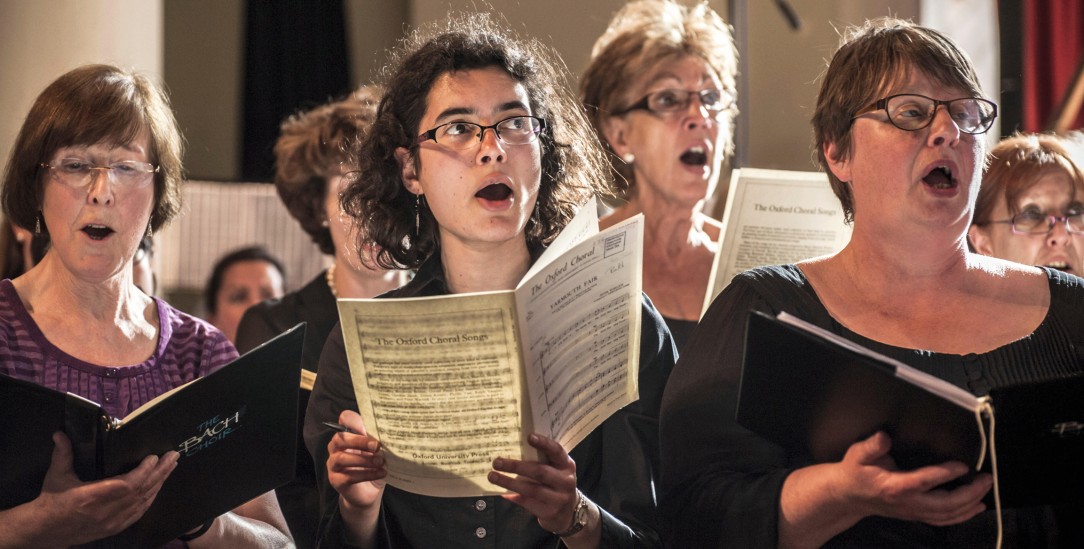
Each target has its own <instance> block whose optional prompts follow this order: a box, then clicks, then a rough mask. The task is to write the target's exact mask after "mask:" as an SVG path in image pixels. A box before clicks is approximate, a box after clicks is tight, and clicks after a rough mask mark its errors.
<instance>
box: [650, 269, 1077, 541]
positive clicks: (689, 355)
mask: <svg viewBox="0 0 1084 549" xmlns="http://www.w3.org/2000/svg"><path fill="white" fill-rule="evenodd" d="M1047 274H1048V276H1049V280H1050V309H1049V311H1048V313H1047V317H1046V319H1045V320H1044V321H1043V322H1042V324H1041V325H1040V326H1039V327H1038V328H1037V329H1036V330H1035V332H1033V333H1032V334H1031V335H1030V336H1028V337H1026V338H1024V339H1021V340H1018V341H1015V342H1012V343H1009V344H1007V345H1004V346H1002V347H1000V348H997V349H994V350H992V351H990V352H987V353H982V354H968V355H950V354H943V353H933V352H929V351H920V350H913V349H905V348H900V347H894V346H891V345H885V344H882V343H878V342H876V341H873V340H870V339H867V338H865V337H862V336H860V335H858V334H856V333H854V332H852V331H850V330H848V329H847V328H845V327H844V326H842V325H841V324H839V323H838V322H836V321H835V320H834V319H833V318H832V317H831V316H830V315H829V313H828V311H827V310H826V309H825V308H824V306H823V305H822V304H821V302H820V299H819V298H818V297H817V295H816V293H814V291H813V288H812V287H811V286H810V284H809V282H808V280H806V278H805V275H804V274H803V273H802V272H801V270H799V268H798V267H797V266H794V265H786V266H775V267H763V268H758V269H754V270H751V271H747V272H745V273H743V274H741V275H738V276H737V277H735V279H734V281H733V282H731V284H730V285H729V286H728V287H727V288H726V289H725V290H724V291H723V293H722V294H720V295H719V297H718V298H717V299H716V300H715V301H714V303H712V305H711V308H710V309H709V310H708V312H707V314H706V315H705V316H704V318H703V319H702V320H701V322H700V326H699V327H698V328H697V330H696V332H695V333H694V334H693V337H692V339H691V340H690V342H689V345H688V346H687V347H686V348H685V350H684V353H683V354H682V356H681V360H680V362H679V364H678V365H677V366H676V367H675V368H674V375H673V377H672V378H671V381H670V385H669V386H668V387H667V390H666V396H665V398H664V402H663V409H662V417H661V426H660V430H661V445H662V449H663V478H662V490H661V494H660V499H661V500H662V503H661V504H660V510H661V512H662V513H663V517H662V519H663V522H664V524H665V525H666V526H667V527H668V530H667V533H668V534H669V535H671V536H672V537H670V538H668V542H670V543H671V544H672V546H673V547H681V548H691V547H724V546H729V547H743V548H756V547H765V548H766V547H776V546H777V534H778V531H777V528H778V524H777V520H778V514H779V499H780V493H781V490H782V486H783V481H784V479H785V478H786V477H787V475H788V474H790V472H791V471H793V470H794V469H797V468H800V467H804V466H806V465H810V463H806V462H801V460H799V459H798V458H796V457H795V456H788V455H785V453H784V452H783V450H782V449H781V448H780V447H779V446H776V445H774V444H772V443H770V442H768V441H766V440H764V439H762V438H760V437H759V436H757V435H755V434H753V433H752V432H750V431H748V430H746V429H744V428H742V427H740V426H739V425H738V424H737V423H735V421H734V412H735V406H736V403H737V398H736V397H737V385H738V379H739V376H740V372H741V364H742V352H743V347H744V334H745V325H746V320H747V318H748V313H749V311H750V310H757V311H763V312H766V313H769V314H773V315H774V314H776V313H778V312H780V311H784V310H785V311H787V312H789V313H791V314H793V315H795V316H798V317H800V318H802V319H804V320H806V321H809V322H811V323H813V324H816V325H817V326H820V327H822V328H825V329H827V330H829V331H831V332H833V333H836V334H839V335H841V336H843V337H845V338H847V339H850V340H852V341H855V342H857V343H859V344H861V345H863V346H865V347H868V348H870V349H872V350H874V351H877V352H879V353H882V354H885V355H887V356H889V357H891V358H894V359H897V360H899V361H901V362H904V363H906V364H909V365H911V366H914V367H916V368H918V369H920V370H922V371H924V372H927V373H929V374H932V375H934V376H937V377H939V378H942V379H946V380H948V381H950V382H952V383H954V384H956V385H958V386H960V387H963V388H965V389H967V390H968V391H970V392H971V393H973V394H975V395H983V394H986V393H987V392H989V390H990V389H991V388H993V387H997V386H1002V385H1009V384H1015V383H1020V382H1025V381H1029V380H1040V379H1052V378H1059V377H1067V376H1075V375H1081V373H1082V366H1081V354H1080V353H1081V350H1084V279H1080V278H1078V277H1075V276H1072V275H1067V274H1065V273H1062V272H1059V271H1054V270H1050V269H1048V270H1047ZM949 322H951V319H946V323H949ZM795 367H800V365H795ZM1080 511H1081V509H1080V507H1079V506H1074V507H1073V509H1065V508H1061V509H1053V508H1051V507H1040V508H1023V509H1011V510H1006V511H1005V513H1004V517H1005V545H1004V547H1028V548H1032V547H1058V546H1062V547H1069V546H1074V547H1076V546H1077V545H1074V543H1078V542H1079V537H1076V538H1074V539H1076V540H1077V541H1076V542H1073V541H1071V540H1070V537H1073V536H1079V535H1080V530H1081V528H1080V526H1079V525H1080V524H1081V523H1082V522H1084V521H1082V520H1081V518H1082V515H1081V512H1080ZM1059 514H1064V515H1066V516H1073V517H1074V519H1073V520H1072V521H1066V520H1060V521H1059V518H1058V516H1057V515H1059ZM995 519H996V516H995V515H994V512H993V511H987V512H985V513H982V514H980V515H979V516H977V517H975V518H974V519H972V520H969V521H967V522H965V523H962V524H958V525H954V526H948V527H942V528H939V527H934V526H929V525H927V524H924V523H920V522H909V521H902V520H894V519H887V518H883V517H869V518H866V519H864V520H861V521H859V522H858V524H856V525H855V526H854V527H852V528H850V529H849V530H847V531H845V532H843V533H841V534H839V535H838V536H836V537H835V538H833V539H832V540H830V541H829V542H828V543H827V544H826V547H946V548H947V547H976V546H978V547H992V546H993V545H994V540H995V537H996V532H997V530H996V522H995ZM1059 522H1060V523H1059ZM1074 523H1075V524H1074ZM1070 527H1071V528H1070ZM1059 536H1060V538H1059Z"/></svg>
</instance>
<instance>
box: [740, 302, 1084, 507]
mask: <svg viewBox="0 0 1084 549" xmlns="http://www.w3.org/2000/svg"><path fill="white" fill-rule="evenodd" d="M1082 395H1084V376H1076V377H1070V378H1064V379H1055V380H1049V381H1043V382H1037V383H1027V384H1020V385H1010V386H1004V387H999V388H996V389H994V390H992V391H990V394H989V395H988V396H983V397H976V396H974V395H972V394H971V393H969V392H967V391H965V390H964V389H962V388H960V387H957V386H956V385H953V384H952V383H949V382H948V381H945V380H943V379H940V378H937V377H934V376H932V375H930V374H927V373H924V372H922V371H919V370H916V369H915V368H912V367H911V366H908V365H906V364H903V363H902V362H899V361H897V360H894V359H892V358H889V357H887V356H884V355H882V354H879V353H876V352H874V351H871V350H869V349H867V348H865V347H863V346H861V345H859V344H857V343H854V342H852V341H850V340H848V339H845V338H843V337H840V336H838V335H836V334H833V333H831V332H829V331H827V330H824V329H822V328H820V327H818V326H814V325H812V324H809V323H807V322H805V321H803V320H801V319H798V318H796V317H794V316H792V315H790V314H788V313H785V312H784V313H780V314H779V316H778V318H773V317H771V316H768V315H765V314H763V313H760V312H753V313H751V314H750V316H749V324H748V326H747V331H746V347H745V359H744V365H743V369H742V378H741V387H740V390H739V397H738V411H737V420H738V423H740V424H741V425H743V426H744V427H746V428H748V429H750V430H752V431H755V432H757V433H758V434H760V435H761V436H763V437H765V438H767V439H768V440H771V441H772V442H775V443H776V444H779V445H780V446H783V447H784V448H785V449H786V450H787V452H788V454H790V455H792V456H801V457H805V458H808V459H809V460H810V461H812V462H817V463H822V462H833V461H839V460H840V459H842V457H843V454H844V453H845V452H846V451H847V448H848V447H850V445H851V444H853V443H855V442H857V441H859V440H862V439H864V438H866V437H868V436H870V435H872V434H873V433H874V432H876V431H884V432H886V433H887V434H888V435H889V436H890V437H891V438H892V450H891V455H892V457H893V459H894V460H895V461H896V464H897V465H898V466H899V467H900V469H903V470H910V469H915V468H918V467H923V466H926V465H934V464H938V463H943V462H946V461H950V460H952V461H960V462H963V463H965V464H967V465H969V466H970V467H972V468H973V470H974V471H976V472H977V471H987V472H992V473H994V480H995V483H994V490H993V491H992V492H991V494H989V496H988V504H990V505H991V506H994V505H1001V504H1003V505H1004V506H1006V507H1017V506H1028V505H1040V504H1057V503H1064V502H1080V501H1081V497H1082V494H1084V467H1082V466H1084V436H1081V435H1082V432H1084V397H1082ZM995 417H996V437H995V421H994V420H995ZM995 441H996V442H995ZM965 480H966V479H965ZM998 500H999V501H998Z"/></svg>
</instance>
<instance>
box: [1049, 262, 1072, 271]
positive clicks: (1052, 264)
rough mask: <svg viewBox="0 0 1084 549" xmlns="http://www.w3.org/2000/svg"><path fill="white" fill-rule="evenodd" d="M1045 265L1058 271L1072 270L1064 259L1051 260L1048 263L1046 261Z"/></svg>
mask: <svg viewBox="0 0 1084 549" xmlns="http://www.w3.org/2000/svg"><path fill="white" fill-rule="evenodd" d="M1046 266H1047V267H1050V268H1052V269H1057V270H1059V271H1066V272H1072V270H1073V268H1072V267H1070V266H1069V264H1068V263H1066V262H1064V261H1051V262H1050V263H1047V264H1046Z"/></svg>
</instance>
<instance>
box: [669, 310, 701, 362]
mask: <svg viewBox="0 0 1084 549" xmlns="http://www.w3.org/2000/svg"><path fill="white" fill-rule="evenodd" d="M662 320H663V322H665V323H666V327H667V329H669V330H670V335H671V336H673V338H674V346H675V347H677V350H678V356H681V352H682V351H684V350H685V345H686V344H687V343H688V342H689V338H690V337H692V335H693V331H695V330H696V324H697V321H695V320H681V319H678V318H670V317H667V316H664V317H662Z"/></svg>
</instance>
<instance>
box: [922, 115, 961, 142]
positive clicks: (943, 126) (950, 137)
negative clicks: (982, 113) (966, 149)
mask: <svg viewBox="0 0 1084 549" xmlns="http://www.w3.org/2000/svg"><path fill="white" fill-rule="evenodd" d="M929 130H930V135H929V140H928V141H929V145H930V146H931V147H940V146H942V145H950V146H952V145H955V144H956V143H959V141H960V127H959V126H957V125H956V122H955V121H954V120H953V119H952V114H950V113H949V110H948V106H947V105H934V111H933V120H931V121H930V128H929Z"/></svg>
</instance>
